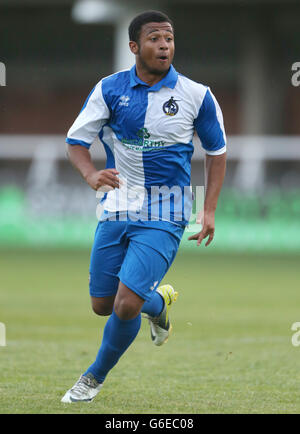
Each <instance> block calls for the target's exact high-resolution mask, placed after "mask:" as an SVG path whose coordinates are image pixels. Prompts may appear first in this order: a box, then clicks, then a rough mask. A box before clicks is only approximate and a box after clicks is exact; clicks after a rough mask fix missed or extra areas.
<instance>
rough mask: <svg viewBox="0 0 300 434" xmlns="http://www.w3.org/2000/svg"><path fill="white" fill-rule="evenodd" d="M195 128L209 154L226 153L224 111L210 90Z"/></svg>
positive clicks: (195, 122) (200, 110) (207, 92)
mask: <svg viewBox="0 0 300 434" xmlns="http://www.w3.org/2000/svg"><path fill="white" fill-rule="evenodd" d="M194 126H195V130H196V132H197V134H198V136H199V139H200V141H201V144H202V147H203V148H204V149H205V151H206V153H207V154H209V155H220V154H223V153H224V152H226V134H225V129H224V123H223V115H222V111H221V109H220V106H219V104H218V102H217V100H216V98H215V97H214V95H213V93H212V92H211V91H210V89H209V88H208V89H207V91H206V94H205V97H204V99H203V101H202V104H201V107H200V109H199V113H198V116H197V118H196V119H195V121H194Z"/></svg>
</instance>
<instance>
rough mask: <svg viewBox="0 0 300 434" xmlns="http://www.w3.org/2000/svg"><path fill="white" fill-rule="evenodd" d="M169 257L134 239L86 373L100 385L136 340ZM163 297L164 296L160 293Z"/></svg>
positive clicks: (129, 247)
mask: <svg viewBox="0 0 300 434" xmlns="http://www.w3.org/2000/svg"><path fill="white" fill-rule="evenodd" d="M167 269H168V264H167V261H166V259H165V258H164V257H163V256H162V255H161V254H159V253H158V252H157V251H156V250H154V249H152V248H151V247H149V246H146V245H144V244H141V243H139V242H138V241H137V240H131V241H130V242H129V245H128V249H127V252H126V256H125V258H124V261H123V264H122V267H121V270H120V273H119V279H120V283H119V288H118V292H117V295H116V298H115V303H114V310H113V313H112V315H111V316H110V317H109V319H108V321H107V323H106V325H105V328H104V332H103V339H102V343H101V347H100V349H99V352H98V354H97V357H96V360H95V362H94V363H93V364H92V365H91V366H90V367H89V368H88V369H87V371H86V372H85V373H84V377H89V376H90V377H91V378H92V379H93V380H95V381H96V382H97V383H96V384H103V382H104V380H105V378H106V376H107V374H108V373H109V372H110V370H111V369H112V368H113V367H114V366H115V365H116V363H117V362H118V360H119V359H120V357H121V356H122V354H124V352H125V351H126V350H127V348H128V347H129V346H130V345H131V343H132V342H133V341H134V339H135V337H136V336H137V334H138V331H139V329H140V325H141V314H140V311H141V309H142V307H143V306H144V303H145V300H148V301H149V300H150V299H151V298H152V295H153V290H154V286H155V285H153V282H155V281H157V282H159V281H160V280H161V279H162V278H163V276H164V275H165V273H166V272H167ZM160 297H161V296H160Z"/></svg>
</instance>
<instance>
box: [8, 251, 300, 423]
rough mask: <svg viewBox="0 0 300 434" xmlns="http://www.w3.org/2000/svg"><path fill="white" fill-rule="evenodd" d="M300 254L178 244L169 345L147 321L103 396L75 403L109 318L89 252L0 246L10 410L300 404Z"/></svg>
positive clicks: (282, 409) (171, 279)
mask: <svg viewBox="0 0 300 434" xmlns="http://www.w3.org/2000/svg"><path fill="white" fill-rule="evenodd" d="M299 259H300V257H299V256H296V255H294V256H288V255H282V256H278V255H277V256H272V255H265V256H264V255H254V254H253V255H245V254H221V253H219V254H216V253H213V252H211V251H209V247H208V248H204V247H200V248H199V250H198V251H197V252H196V253H194V254H192V253H188V254H187V253H186V252H184V251H181V250H180V251H179V253H178V256H177V258H176V260H175V262H174V264H173V266H172V268H171V269H170V271H169V273H168V274H167V276H166V278H165V279H164V283H171V284H173V285H174V287H175V288H176V289H178V291H179V297H178V301H177V302H176V304H175V305H174V308H172V311H171V318H172V322H173V327H174V330H173V334H172V336H171V338H170V339H169V341H168V343H167V344H166V345H164V346H162V347H155V346H154V345H153V344H152V343H151V340H150V333H149V327H148V323H147V322H146V320H143V321H142V327H141V330H140V333H139V335H138V337H137V338H136V340H135V342H134V343H133V344H132V346H131V347H130V348H129V350H128V351H127V352H126V353H125V355H124V356H123V357H122V358H121V360H120V361H119V363H118V365H117V366H116V367H115V368H114V369H113V370H112V371H111V372H110V374H109V375H108V377H107V379H106V382H105V384H104V386H103V388H102V390H101V392H100V394H99V395H98V396H97V397H96V399H95V400H94V401H93V402H92V403H90V404H87V403H76V404H71V405H68V404H62V403H61V402H60V399H61V397H62V396H63V394H64V393H65V391H66V390H67V389H68V388H70V387H71V386H72V385H73V384H74V382H75V381H76V380H77V379H78V377H79V375H80V374H81V373H82V372H83V371H84V370H85V369H86V368H87V367H88V366H89V364H90V363H91V362H93V360H94V357H95V355H96V352H97V350H98V346H99V343H100V340H101V336H102V330H103V326H104V324H105V321H106V318H100V317H97V316H96V315H95V314H94V313H93V312H92V311H91V308H90V300H89V295H88V265H89V252H88V251H86V250H82V251H71V250H69V251H68V250H65V251H63V250H52V251H51V250H50V251H46V250H45V251H43V250H6V251H4V250H2V251H1V252H0V267H1V270H0V276H1V291H0V322H3V323H4V324H5V325H6V340H7V345H6V346H5V347H4V346H2V347H0V413H109V414H112V413H129V414H143V413H177V414H180V413H198V414H200V413H299V412H300V370H299V366H300V363H299V360H300V347H294V346H293V345H292V343H291V338H292V334H293V332H292V331H291V325H292V324H293V323H294V322H297V321H300V309H299V306H300V291H299V263H300V261H299Z"/></svg>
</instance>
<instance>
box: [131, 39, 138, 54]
mask: <svg viewBox="0 0 300 434" xmlns="http://www.w3.org/2000/svg"><path fill="white" fill-rule="evenodd" d="M129 48H130V51H131V52H132V53H133V54H138V52H139V46H138V44H137V42H135V41H130V42H129Z"/></svg>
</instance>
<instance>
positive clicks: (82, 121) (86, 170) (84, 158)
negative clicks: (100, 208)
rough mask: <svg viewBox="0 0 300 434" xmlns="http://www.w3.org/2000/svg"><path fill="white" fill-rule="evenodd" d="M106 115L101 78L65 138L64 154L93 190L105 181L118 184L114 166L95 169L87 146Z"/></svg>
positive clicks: (113, 184)
mask: <svg viewBox="0 0 300 434" xmlns="http://www.w3.org/2000/svg"><path fill="white" fill-rule="evenodd" d="M109 117H110V111H109V108H108V106H107V104H106V102H105V100H104V97H103V94H102V81H100V82H99V83H98V84H97V85H96V86H95V87H94V89H93V90H92V91H91V93H90V94H89V96H88V98H87V99H86V101H85V103H84V105H83V107H82V109H81V111H80V113H79V115H78V116H77V118H76V120H75V122H74V123H73V125H72V126H71V128H70V129H69V131H68V136H67V139H66V142H67V143H68V150H67V154H68V157H69V159H70V161H71V163H72V165H73V166H74V167H75V168H76V169H77V170H78V171H79V172H80V174H81V175H82V177H83V178H84V179H85V180H86V182H87V183H88V184H89V186H90V187H92V188H93V189H94V190H98V189H99V188H100V187H102V186H104V185H107V186H109V187H111V188H119V178H118V177H117V175H118V173H119V172H118V171H117V170H116V169H115V168H110V169H104V170H97V169H96V167H95V166H94V164H93V162H92V159H91V154H90V152H89V148H90V146H91V145H92V143H93V142H94V140H95V138H96V136H97V135H98V134H99V132H100V130H101V128H102V127H103V125H104V124H105V123H106V122H107V121H108V119H109Z"/></svg>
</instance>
